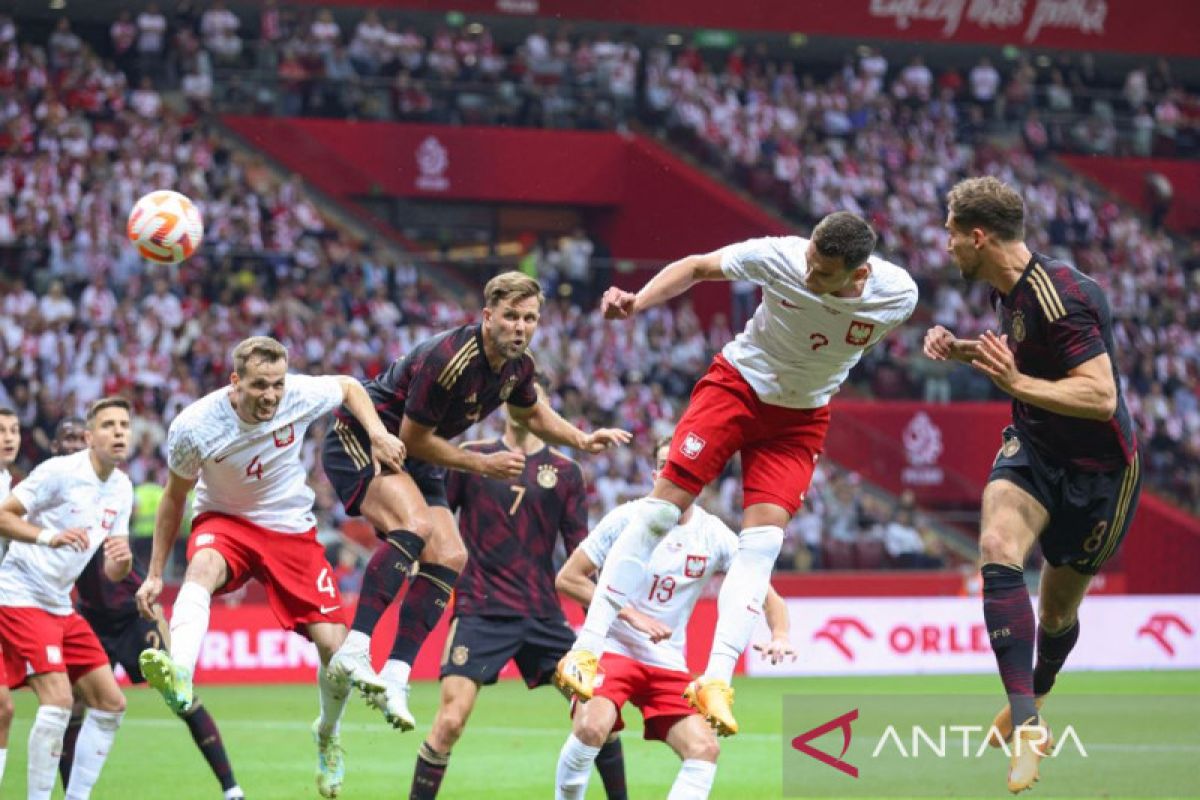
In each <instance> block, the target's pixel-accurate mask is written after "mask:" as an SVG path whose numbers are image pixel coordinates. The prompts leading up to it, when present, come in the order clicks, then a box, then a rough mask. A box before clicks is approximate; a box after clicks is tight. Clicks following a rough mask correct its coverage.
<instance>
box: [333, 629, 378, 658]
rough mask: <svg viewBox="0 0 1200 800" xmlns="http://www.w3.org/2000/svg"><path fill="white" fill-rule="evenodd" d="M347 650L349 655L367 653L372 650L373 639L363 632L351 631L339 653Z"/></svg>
mask: <svg viewBox="0 0 1200 800" xmlns="http://www.w3.org/2000/svg"><path fill="white" fill-rule="evenodd" d="M342 650H345V651H346V652H347V653H367V652H370V650H371V637H370V636H368V635H367V634H365V633H363V632H362V631H355V630H351V631H350V633H348V634H346V641H344V642H342V646H341V647H340V648H338V651H339V652H340V651H342Z"/></svg>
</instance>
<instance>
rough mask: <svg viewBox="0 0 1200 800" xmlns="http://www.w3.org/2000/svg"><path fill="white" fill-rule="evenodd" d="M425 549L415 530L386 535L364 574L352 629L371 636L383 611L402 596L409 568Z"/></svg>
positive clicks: (391, 532) (392, 532) (422, 540)
mask: <svg viewBox="0 0 1200 800" xmlns="http://www.w3.org/2000/svg"><path fill="white" fill-rule="evenodd" d="M424 548H425V540H424V539H422V538H421V537H420V536H417V535H416V534H415V533H413V532H412V531H403V530H396V531H390V532H389V533H386V534H384V536H383V544H381V545H379V547H377V548H376V549H375V552H374V553H372V554H371V560H370V561H368V562H367V567H366V569H365V570H364V571H363V582H362V590H361V591H360V592H359V593H358V607H357V608H356V609H354V624H353V625H352V626H351V627H352V628H353V629H354V630H356V631H361V632H362V633H365V634H366V635H367V636H370V635H371V633H372V632H373V631H374V630H375V626H376V625H378V624H379V618H380V617H382V616H383V612H384V611H386V610H387V607H388V606H389V605H390V604H391V602H392V600H394V599H395V598H396V595H398V594H399V593H400V589H401V587H403V586H404V581H405V580H407V579H408V571H409V569H411V568H412V565H413V562H414V561H416V560H417V559H418V558H419V557H420V555H421V551H422V550H423V549H424Z"/></svg>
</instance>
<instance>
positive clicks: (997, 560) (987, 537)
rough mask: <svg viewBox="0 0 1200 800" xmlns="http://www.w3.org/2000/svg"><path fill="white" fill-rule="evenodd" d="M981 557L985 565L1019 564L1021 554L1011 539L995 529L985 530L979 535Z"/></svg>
mask: <svg viewBox="0 0 1200 800" xmlns="http://www.w3.org/2000/svg"><path fill="white" fill-rule="evenodd" d="M979 555H980V556H982V557H983V563H985V564H1018V563H1020V562H1021V554H1020V553H1018V552H1017V548H1016V546H1015V545H1014V544H1013V543H1012V542H1011V541H1010V540H1009V537H1007V536H1005V535H1004V533H1003V532H1002V531H1000V530H997V529H995V528H988V529H985V530H984V531H983V532H982V533H980V534H979Z"/></svg>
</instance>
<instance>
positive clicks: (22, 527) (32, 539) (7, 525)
mask: <svg viewBox="0 0 1200 800" xmlns="http://www.w3.org/2000/svg"><path fill="white" fill-rule="evenodd" d="M0 536H3V537H4V538H5V539H11V540H12V541H14V542H25V543H26V544H41V545H45V546H47V547H70V548H71V549H72V550H78V551H79V552H83V551H84V550H87V548H88V535H87V531H85V530H84V529H83V528H67V529H66V530H63V531H56V530H54V529H53V528H39V527H38V526H37V525H34V524H32V523H30V522H26V521H25V506H23V505H22V504H21V501H20V500H18V499H17V498H16V497H14V496H13V495H9V496H8V497H6V498H4V502H3V503H0Z"/></svg>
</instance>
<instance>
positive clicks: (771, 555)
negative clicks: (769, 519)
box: [738, 525, 783, 563]
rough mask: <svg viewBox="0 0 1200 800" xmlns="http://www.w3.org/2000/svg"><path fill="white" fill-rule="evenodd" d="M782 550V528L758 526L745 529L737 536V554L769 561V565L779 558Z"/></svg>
mask: <svg viewBox="0 0 1200 800" xmlns="http://www.w3.org/2000/svg"><path fill="white" fill-rule="evenodd" d="M781 549H783V528H779V527H776V526H774V525H760V526H758V527H756V528H746V529H745V530H744V531H742V532H741V534H740V535H739V536H738V552H744V553H750V554H753V555H756V556H761V557H763V558H766V559H770V561H771V563H774V562H775V559H776V558H778V557H779V551H780V550H781Z"/></svg>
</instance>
